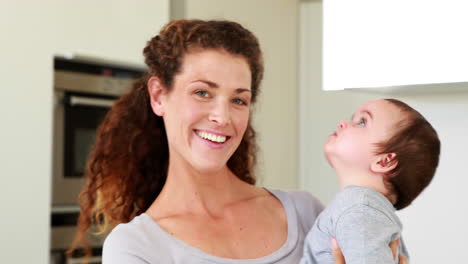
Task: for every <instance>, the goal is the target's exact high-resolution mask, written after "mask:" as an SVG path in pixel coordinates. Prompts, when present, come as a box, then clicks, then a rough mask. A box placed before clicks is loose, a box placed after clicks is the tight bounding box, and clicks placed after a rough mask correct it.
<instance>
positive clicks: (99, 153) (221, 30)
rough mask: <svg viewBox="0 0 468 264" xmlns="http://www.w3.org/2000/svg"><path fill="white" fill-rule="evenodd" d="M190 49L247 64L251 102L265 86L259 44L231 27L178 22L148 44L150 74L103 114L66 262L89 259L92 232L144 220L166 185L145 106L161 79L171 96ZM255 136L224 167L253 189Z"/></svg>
mask: <svg viewBox="0 0 468 264" xmlns="http://www.w3.org/2000/svg"><path fill="white" fill-rule="evenodd" d="M193 49H220V50H224V51H226V52H228V53H230V54H233V55H237V56H241V57H243V58H245V60H246V61H247V63H248V65H249V68H250V71H251V75H252V83H251V91H252V99H251V100H252V102H255V99H256V97H257V95H258V92H259V86H260V82H261V80H262V78H263V59H262V53H261V50H260V46H259V43H258V40H257V38H256V37H255V36H254V35H253V34H252V33H251V32H250V31H248V30H247V29H245V28H244V27H242V26H241V25H240V24H238V23H235V22H231V21H202V20H176V21H173V22H170V23H169V24H167V25H166V26H165V27H163V28H162V30H161V31H160V32H159V34H158V35H157V36H155V37H153V38H152V39H151V40H149V41H148V42H147V45H146V47H145V48H144V49H143V54H144V57H145V63H146V64H147V65H148V72H147V73H146V74H145V76H144V77H142V78H141V79H139V80H137V81H136V82H135V83H134V85H133V87H132V89H131V90H130V91H129V92H128V93H127V94H125V95H123V96H122V97H121V98H119V100H118V101H117V102H116V103H115V105H114V106H113V107H112V108H111V109H110V111H109V112H108V113H107V115H106V117H105V119H104V120H103V122H102V124H101V125H100V127H99V129H98V131H97V135H96V140H95V143H94V146H93V148H92V150H91V153H90V156H89V159H88V163H87V169H86V173H85V177H86V184H85V186H84V188H83V190H82V191H81V193H80V195H79V199H78V200H79V201H78V202H79V205H80V208H81V213H80V216H79V219H78V232H77V235H76V239H75V243H74V245H73V246H72V248H71V249H70V250H68V254H69V255H70V254H73V252H75V251H76V250H77V249H84V250H85V253H86V255H88V256H89V255H90V254H91V248H90V246H89V243H88V235H89V234H88V233H89V232H88V231H89V229H90V228H91V227H92V226H93V225H96V226H97V227H98V229H99V231H100V232H102V233H105V232H106V231H108V230H109V229H110V228H112V227H114V226H115V225H117V224H119V223H126V222H129V221H130V220H131V219H132V218H133V217H135V216H137V215H139V214H141V213H143V212H144V211H146V210H147V208H148V207H149V206H150V205H151V204H152V202H153V201H154V200H155V199H156V197H157V196H158V195H159V193H160V192H161V190H162V188H163V186H164V184H165V181H166V177H167V170H168V161H169V149H168V142H167V136H166V131H165V128H164V122H163V119H162V118H161V117H159V116H157V115H155V114H154V113H153V111H152V109H151V106H150V98H149V95H148V89H147V82H148V80H149V78H151V77H152V76H157V77H159V78H160V80H161V82H162V83H163V85H164V86H165V88H166V89H169V90H170V89H172V85H173V80H174V76H175V75H176V74H178V73H179V72H180V70H181V64H182V60H183V58H184V55H185V54H187V52H190V51H191V50H193ZM256 149H257V147H256V142H255V131H254V129H253V128H252V126H251V124H250V122H249V124H248V127H247V130H246V132H245V134H244V136H243V139H242V141H241V143H240V145H239V147H238V148H237V150H236V151H235V153H234V154H233V155H232V157H231V158H230V159H229V161H228V162H227V166H228V168H229V169H230V170H231V171H232V172H233V173H234V174H235V175H236V176H237V177H238V178H239V179H241V180H242V181H244V182H247V183H249V184H255V177H254V175H253V168H254V166H255V163H256V158H255V157H256Z"/></svg>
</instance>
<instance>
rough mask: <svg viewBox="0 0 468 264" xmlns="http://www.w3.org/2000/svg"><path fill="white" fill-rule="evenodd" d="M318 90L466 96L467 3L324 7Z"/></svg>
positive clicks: (366, 1) (342, 0)
mask: <svg viewBox="0 0 468 264" xmlns="http://www.w3.org/2000/svg"><path fill="white" fill-rule="evenodd" d="M322 87H323V90H342V89H347V88H390V89H391V88H396V89H407V88H408V89H409V88H412V87H418V88H423V89H433V88H435V89H460V88H461V89H465V90H468V1H466V0H444V1H441V0H352V1H349V0H325V1H323V86H322Z"/></svg>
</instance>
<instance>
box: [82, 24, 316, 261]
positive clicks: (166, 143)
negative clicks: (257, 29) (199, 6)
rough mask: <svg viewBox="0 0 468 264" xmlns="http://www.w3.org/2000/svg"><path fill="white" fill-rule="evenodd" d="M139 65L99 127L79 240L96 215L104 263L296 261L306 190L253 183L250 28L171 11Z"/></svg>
mask: <svg viewBox="0 0 468 264" xmlns="http://www.w3.org/2000/svg"><path fill="white" fill-rule="evenodd" d="M143 53H144V56H145V62H146V64H147V65H148V67H149V72H148V74H147V75H146V76H145V77H144V78H142V79H141V80H139V81H138V82H137V83H136V84H135V85H134V87H133V88H132V90H131V91H130V92H129V93H128V94H126V95H124V96H123V97H121V98H120V100H119V101H118V102H117V103H116V104H115V105H114V106H113V107H112V109H111V110H110V112H109V113H108V115H107V117H106V118H105V120H104V122H103V124H102V125H101V127H100V129H99V131H98V134H97V138H96V143H95V146H94V149H93V151H92V153H91V156H90V160H89V163H88V170H87V184H86V186H85V188H84V190H83V191H82V193H81V195H80V206H81V210H82V211H81V215H80V218H79V233H78V236H77V242H81V243H82V244H83V245H85V246H86V239H85V233H86V232H87V230H88V229H89V227H90V225H91V223H92V222H93V221H94V222H96V223H97V224H98V225H99V226H100V228H101V230H102V231H103V232H105V230H108V229H109V228H113V227H115V226H116V225H117V226H116V227H115V228H114V229H113V230H112V232H111V233H110V234H109V236H108V237H107V238H106V241H105V243H104V249H103V262H104V263H127V264H128V263H298V262H299V260H300V258H301V256H302V249H303V241H304V237H305V235H306V233H307V231H309V229H310V228H311V227H312V225H313V223H314V221H315V218H316V217H317V215H318V214H319V213H320V211H321V210H322V208H323V207H322V205H321V204H320V202H319V201H318V200H317V199H315V198H314V197H312V196H311V195H310V194H308V193H305V192H285V191H279V190H269V189H266V188H258V187H255V186H254V184H255V177H254V175H253V168H254V166H255V155H256V145H255V132H254V130H253V128H252V126H251V124H250V114H251V112H250V111H251V105H252V104H253V103H254V102H255V100H256V99H257V96H258V93H259V86H260V82H261V79H262V76H263V61H262V54H261V51H260V47H259V44H258V41H257V39H256V37H255V36H254V35H253V34H252V33H251V32H249V31H248V30H246V29H245V28H243V27H242V26H241V25H239V24H237V23H234V22H228V21H200V20H178V21H174V22H171V23H169V24H168V25H166V26H165V27H164V28H163V29H162V30H161V31H160V33H159V35H157V36H155V37H154V38H152V39H151V40H150V41H149V42H148V43H147V46H146V47H145V49H144V52H143Z"/></svg>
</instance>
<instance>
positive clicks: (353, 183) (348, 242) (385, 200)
mask: <svg viewBox="0 0 468 264" xmlns="http://www.w3.org/2000/svg"><path fill="white" fill-rule="evenodd" d="M324 152H325V156H326V158H327V160H328V163H329V164H330V165H331V166H332V167H333V169H334V170H335V172H336V174H337V176H338V179H339V183H340V186H341V191H340V192H339V193H338V194H337V195H336V197H335V199H334V200H333V201H332V202H331V203H330V205H329V206H328V207H327V208H326V209H325V210H324V211H323V212H322V213H321V214H320V216H319V217H318V218H317V220H316V222H315V224H314V226H313V227H312V229H311V231H310V232H309V234H308V235H307V238H306V241H305V242H304V243H305V244H304V256H303V258H302V260H301V263H319V264H325V263H335V262H334V260H333V256H332V253H331V252H332V250H331V247H330V241H331V238H336V240H337V242H338V246H339V247H340V249H341V250H342V252H343V255H344V257H345V259H346V264H353V263H366V264H369V263H379V264H381V263H398V260H397V259H398V257H397V258H394V256H393V254H392V251H391V249H390V247H389V244H390V242H392V241H394V240H396V239H399V238H400V237H401V231H402V224H401V222H400V220H399V219H398V217H397V215H396V214H395V210H400V209H402V208H405V207H406V206H408V205H409V204H410V203H411V202H412V201H413V200H414V199H415V198H416V197H417V196H418V195H419V194H420V193H421V192H422V191H423V189H424V188H425V187H426V186H427V185H428V184H429V183H430V181H431V179H432V178H433V176H434V173H435V171H436V168H437V165H438V163H439V153H440V142H439V138H438V136H437V133H436V131H435V130H434V128H433V127H432V126H431V125H430V124H429V122H427V121H426V119H425V118H424V117H423V116H422V115H421V114H420V113H418V112H417V111H416V110H414V109H413V108H411V107H410V106H408V105H407V104H405V103H403V102H401V101H398V100H395V99H381V100H375V101H369V102H367V103H365V104H363V105H362V106H361V107H360V108H359V109H358V110H357V111H356V112H355V113H354V115H353V117H352V120H351V121H342V122H340V123H339V125H338V130H337V131H336V132H334V133H333V134H332V135H330V136H329V137H328V139H327V141H326V143H325V146H324ZM398 251H399V252H397V253H398V254H402V255H403V256H405V257H406V258H407V259H408V253H407V251H406V248H405V246H404V244H403V241H402V240H400V243H399V248H398ZM398 254H397V255H398Z"/></svg>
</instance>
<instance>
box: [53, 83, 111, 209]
mask: <svg viewBox="0 0 468 264" xmlns="http://www.w3.org/2000/svg"><path fill="white" fill-rule="evenodd" d="M55 95H56V98H55V99H56V103H55V109H54V140H53V141H54V151H53V153H54V157H53V161H54V164H53V170H54V171H53V174H54V176H53V188H52V189H53V199H52V204H53V206H62V205H76V204H77V198H78V194H79V192H80V190H81V188H82V187H83V184H84V177H83V174H84V172H85V167H86V160H87V158H88V154H89V151H90V149H91V146H92V144H93V143H94V139H95V135H96V130H97V128H98V126H99V125H100V123H101V121H102V120H103V118H104V116H105V115H106V113H107V112H108V111H109V108H110V107H111V106H112V104H113V103H114V101H115V98H109V97H99V96H95V95H84V94H76V93H69V92H63V91H56V93H55Z"/></svg>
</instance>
